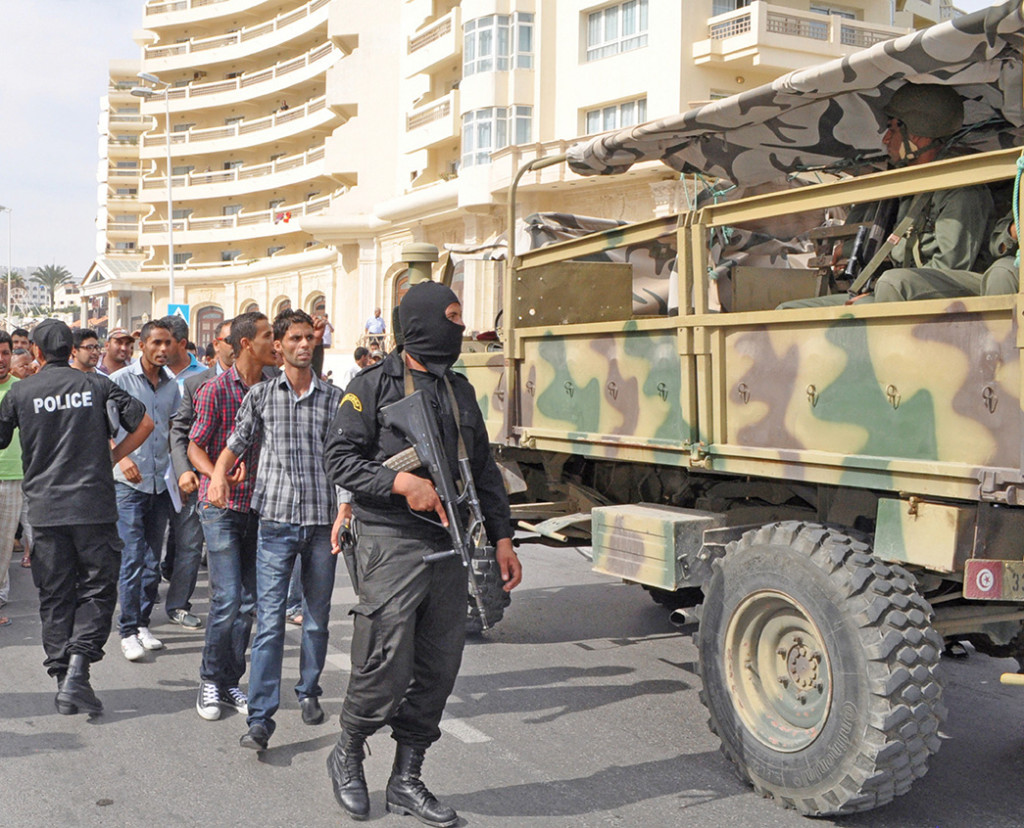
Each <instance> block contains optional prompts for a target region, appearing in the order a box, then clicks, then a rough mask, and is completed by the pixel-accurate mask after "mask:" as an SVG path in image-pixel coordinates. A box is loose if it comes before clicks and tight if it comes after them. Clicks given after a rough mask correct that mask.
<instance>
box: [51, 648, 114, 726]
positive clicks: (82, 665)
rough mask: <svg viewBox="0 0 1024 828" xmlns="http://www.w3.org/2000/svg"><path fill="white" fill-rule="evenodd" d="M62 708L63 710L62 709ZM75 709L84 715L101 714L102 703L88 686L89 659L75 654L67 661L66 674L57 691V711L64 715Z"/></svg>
mask: <svg viewBox="0 0 1024 828" xmlns="http://www.w3.org/2000/svg"><path fill="white" fill-rule="evenodd" d="M62 707H63V709H62ZM72 707H76V708H78V709H79V710H84V711H85V712H86V713H102V712H103V702H101V701H100V700H99V699H98V698H96V694H95V693H93V692H92V686H91V685H90V684H89V659H87V658H86V657H85V656H84V655H82V654H81V653H75V654H74V655H73V656H71V659H70V660H69V661H68V674H67V675H66V676H65V677H64V681H63V682H61V685H60V689H59V690H58V691H57V710H58V711H60V712H61V713H64V712H65V710H67V711H68V712H69V713H70V712H71V710H70V708H72Z"/></svg>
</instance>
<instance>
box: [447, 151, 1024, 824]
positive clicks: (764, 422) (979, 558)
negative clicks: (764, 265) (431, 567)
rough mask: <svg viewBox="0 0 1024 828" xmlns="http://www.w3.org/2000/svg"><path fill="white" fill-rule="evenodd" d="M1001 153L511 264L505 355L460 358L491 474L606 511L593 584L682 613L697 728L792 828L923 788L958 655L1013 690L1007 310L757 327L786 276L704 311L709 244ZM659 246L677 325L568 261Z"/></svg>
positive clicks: (1017, 482) (1023, 626) (1012, 372)
mask: <svg viewBox="0 0 1024 828" xmlns="http://www.w3.org/2000/svg"><path fill="white" fill-rule="evenodd" d="M1019 156H1021V149H1020V147H1019V146H1013V147H1010V148H1006V149H1000V150H995V151H990V152H983V153H977V154H970V155H966V156H964V157H959V158H952V159H948V160H943V161H938V162H935V163H932V164H927V165H922V166H912V167H907V168H903V169H898V170H891V171H884V172H877V173H872V174H868V175H862V176H858V177H851V178H845V179H841V180H838V181H832V182H827V183H822V184H815V185H811V186H806V187H800V188H798V189H791V190H786V191H782V192H776V193H770V194H766V195H757V196H751V197H747V198H740V199H737V200H734V201H727V202H724V203H718V204H711V205H707V206H705V207H703V208H701V209H694V210H692V211H690V212H686V213H682V214H680V215H677V216H670V217H666V218H659V219H653V220H651V221H647V222H643V223H640V224H635V225H630V226H625V227H620V228H616V229H614V230H611V231H608V232H604V233H598V234H593V235H590V236H585V237H582V238H579V239H576V240H573V241H567V242H562V243H558V244H554V245H551V246H548V247H543V248H540V249H536V250H530V251H524V252H521V253H519V254H514V253H513V255H512V256H510V261H509V271H508V273H507V275H506V277H505V280H504V296H503V314H504V316H503V328H502V330H501V331H500V334H501V343H500V347H501V350H500V351H491V352H482V353H469V352H467V353H464V354H463V357H462V368H463V370H465V372H466V373H467V375H468V376H469V377H470V379H471V381H472V383H473V385H474V386H475V388H476V389H477V392H478V394H479V395H480V400H479V401H480V404H481V408H482V409H483V412H484V415H485V419H486V420H487V422H488V427H489V430H490V433H491V438H492V441H493V442H494V443H495V445H496V450H497V452H498V454H499V456H500V457H501V459H502V460H503V461H505V462H506V463H507V464H508V465H516V464H518V467H519V468H520V469H521V470H522V479H523V481H524V482H523V485H525V486H527V487H529V489H530V490H531V492H530V493H531V494H532V495H533V496H534V497H535V498H538V499H541V500H545V499H546V500H553V499H558V497H560V496H561V497H564V496H565V493H566V491H567V487H568V488H571V489H573V490H574V491H576V492H577V493H583V494H582V499H583V500H586V499H587V497H588V496H589V497H591V498H592V500H593V502H596V503H606V504H610V505H602V506H598V507H597V508H594V509H593V511H592V539H593V540H592V542H593V556H594V568H595V569H596V570H597V571H599V572H603V573H606V574H608V575H611V576H615V577H618V578H622V579H625V580H627V581H629V582H633V583H638V584H642V585H644V586H645V587H646V588H648V589H649V590H650V591H652V593H653V594H654V596H655V597H656V599H658V600H660V601H664V602H666V603H671V602H672V601H674V600H678V601H679V602H680V603H686V602H687V599H691V600H690V601H689V603H696V602H697V601H699V602H700V604H701V605H700V606H699V607H698V608H697V610H696V613H695V615H696V617H697V618H698V619H699V621H698V632H697V636H696V639H697V646H698V650H699V655H700V669H701V675H702V679H703V691H702V693H701V698H702V701H703V702H704V703H705V705H706V706H707V709H708V712H709V718H710V726H711V728H712V730H713V731H714V732H715V733H716V734H717V735H718V736H719V737H720V738H721V741H722V750H723V752H724V753H725V755H726V756H727V757H728V758H729V759H730V760H731V761H732V762H733V763H734V764H735V766H736V767H737V769H738V770H739V772H740V774H741V775H742V776H743V777H744V778H745V779H747V780H749V781H750V783H751V784H752V785H753V786H754V787H755V789H757V790H758V791H759V792H761V793H762V794H764V795H766V796H771V797H773V798H775V799H776V800H777V801H778V802H779V803H780V804H782V805H784V806H786V807H790V808H795V809H797V810H799V811H800V812H802V813H805V814H811V815H816V814H836V813H848V812H853V811H862V810H867V809H870V808H874V807H877V806H879V805H882V804H884V803H886V802H888V801H890V800H891V799H893V798H894V797H895V796H897V795H899V794H902V793H904V792H906V791H907V790H909V788H910V786H911V784H912V782H913V781H914V780H915V779H917V778H919V777H921V776H923V775H924V774H925V772H926V770H927V765H928V760H929V758H930V756H931V755H932V754H933V753H934V752H935V751H936V750H937V749H938V747H939V741H940V740H939V735H938V731H939V727H940V725H941V723H942V721H943V720H944V717H945V713H946V711H945V708H944V706H943V703H942V687H941V681H940V678H939V675H938V667H939V662H940V657H941V655H942V652H943V649H944V646H945V645H947V644H948V643H950V642H964V641H969V642H971V643H972V644H973V645H974V647H976V648H977V649H978V650H980V651H983V652H988V653H991V654H993V655H997V656H1004V657H1005V656H1013V657H1015V658H1017V660H1018V663H1019V664H1020V665H1021V667H1022V669H1024V553H1022V549H1021V541H1020V538H1021V537H1022V530H1024V488H1022V485H1024V476H1022V470H1024V439H1022V437H1024V434H1022V429H1021V423H1022V411H1021V387H1022V367H1024V365H1022V361H1021V358H1020V349H1021V347H1024V335H1022V331H1021V325H1020V324H1019V320H1020V318H1021V316H1022V314H1024V294H1018V295H1007V296H977V297H967V298H958V299H934V300H927V301H914V302H899V303H888V304H881V303H879V304H870V305H864V304H860V305H851V306H841V307H831V308H817V309H810V310H775V309H774V307H775V304H776V301H777V299H778V296H779V295H781V294H779V291H776V290H774V288H773V285H776V284H781V283H782V282H783V281H784V280H785V279H786V277H787V274H786V273H785V272H783V271H781V270H779V271H777V272H776V271H762V272H759V273H758V274H757V276H758V278H759V280H760V281H759V283H758V285H757V289H756V290H755V291H754V292H753V294H752V295H754V296H755V299H754V304H755V306H756V307H757V308H758V309H754V310H749V311H744V312H729V313H725V312H714V311H713V309H712V306H711V299H710V296H711V282H710V279H709V277H708V274H709V264H711V263H710V262H709V252H708V251H709V246H710V243H709V239H710V237H711V235H712V234H713V233H714V232H715V231H716V230H719V229H721V228H725V227H742V226H744V224H747V223H751V222H763V221H764V220H765V219H772V218H774V217H779V216H784V215H789V214H795V213H807V212H808V211H820V210H824V209H826V208H834V207H836V206H838V205H848V204H851V203H858V202H867V201H876V200H879V199H884V198H893V197H901V196H905V195H907V194H911V193H917V192H924V191H931V190H939V189H948V188H955V187H962V186H975V185H979V184H990V185H999V184H1000V183H1005V182H1007V181H1010V180H1012V179H1013V178H1014V177H1015V175H1017V174H1018V165H1017V159H1018V157H1019ZM543 164H544V162H541V163H540V164H538V165H535V166H543ZM517 180H518V179H517ZM512 209H513V210H514V206H513V208H512ZM808 229H809V228H808ZM667 232H674V233H675V236H676V247H677V252H678V259H677V262H678V265H677V267H678V285H679V290H678V295H679V297H680V298H679V305H680V307H679V310H678V315H665V316H647V317H635V316H633V315H632V311H631V306H630V289H629V272H630V266H629V264H628V263H627V264H615V263H605V262H594V261H581V260H583V259H586V258H587V257H593V256H594V254H599V253H602V252H603V251H606V250H609V249H612V248H621V247H628V246H630V245H634V244H641V243H644V242H650V241H653V240H655V239H657V238H659V237H663V236H664V234H665V233H667ZM698 589H699V590H700V591H699V592H697V590H698Z"/></svg>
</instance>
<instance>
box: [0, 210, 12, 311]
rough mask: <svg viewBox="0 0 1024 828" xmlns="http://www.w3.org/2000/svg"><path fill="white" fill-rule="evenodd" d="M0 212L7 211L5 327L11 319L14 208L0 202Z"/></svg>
mask: <svg viewBox="0 0 1024 828" xmlns="http://www.w3.org/2000/svg"><path fill="white" fill-rule="evenodd" d="M0 213H7V327H8V328H10V327H11V326H12V321H11V280H12V278H13V274H14V229H13V227H14V209H13V208H11V207H4V206H3V205H2V204H0Z"/></svg>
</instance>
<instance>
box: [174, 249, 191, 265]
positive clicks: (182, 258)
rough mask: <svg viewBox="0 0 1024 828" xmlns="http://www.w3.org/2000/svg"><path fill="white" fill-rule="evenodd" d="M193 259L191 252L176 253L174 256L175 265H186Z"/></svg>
mask: <svg viewBox="0 0 1024 828" xmlns="http://www.w3.org/2000/svg"><path fill="white" fill-rule="evenodd" d="M191 258H192V253H191V252H185V251H182V252H180V253H175V254H174V263H175V264H185V262H187V261H188V260H189V259H191Z"/></svg>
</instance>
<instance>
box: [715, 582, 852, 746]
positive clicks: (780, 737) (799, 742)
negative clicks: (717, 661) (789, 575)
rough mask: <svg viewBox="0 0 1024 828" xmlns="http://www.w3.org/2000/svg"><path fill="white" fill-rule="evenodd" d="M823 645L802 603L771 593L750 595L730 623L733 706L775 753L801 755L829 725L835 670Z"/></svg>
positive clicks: (728, 642)
mask: <svg viewBox="0 0 1024 828" xmlns="http://www.w3.org/2000/svg"><path fill="white" fill-rule="evenodd" d="M822 641H823V639H822V636H821V633H820V632H819V630H818V627H817V626H816V625H815V623H814V621H812V620H811V618H810V615H809V614H808V613H807V611H806V610H805V609H804V608H803V607H802V606H801V605H800V603H799V602H798V601H796V600H795V599H793V598H792V597H790V596H789V595H785V594H783V593H781V592H776V591H773V590H764V591H760V592H755V593H752V594H751V595H748V596H747V597H746V598H744V599H743V601H742V602H741V603H740V604H739V606H737V607H736V610H735V611H734V612H733V614H732V617H731V618H730V619H729V626H728V628H727V630H726V640H725V648H724V650H723V652H724V658H725V667H726V669H725V675H726V681H727V683H728V685H729V691H730V696H731V698H732V701H733V706H734V708H735V710H736V714H737V716H739V718H740V719H741V720H742V722H743V724H744V725H745V726H746V729H747V731H748V732H749V733H750V734H751V735H753V736H754V737H755V738H756V739H757V740H758V741H759V742H761V743H762V744H764V745H766V746H767V747H769V748H771V749H772V750H778V751H782V752H784V753H795V752H796V751H799V750H803V749H804V748H806V747H807V746H808V745H810V744H811V743H812V742H814V740H815V739H817V738H818V736H819V735H821V731H822V728H823V727H824V726H825V722H826V721H828V714H829V708H830V707H831V704H832V669H831V666H830V664H829V659H828V652H827V650H826V649H825V647H824V646H822Z"/></svg>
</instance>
